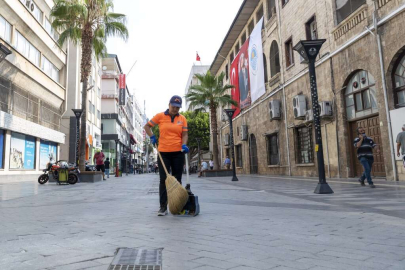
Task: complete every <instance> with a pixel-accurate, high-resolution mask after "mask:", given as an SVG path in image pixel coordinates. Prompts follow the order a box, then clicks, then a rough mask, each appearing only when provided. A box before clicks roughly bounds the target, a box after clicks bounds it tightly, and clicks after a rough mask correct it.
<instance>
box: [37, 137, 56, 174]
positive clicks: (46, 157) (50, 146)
mask: <svg viewBox="0 0 405 270" xmlns="http://www.w3.org/2000/svg"><path fill="white" fill-rule="evenodd" d="M57 159H58V157H57V144H56V143H53V142H47V141H43V140H41V144H40V147H39V168H40V169H41V170H43V169H46V164H47V163H48V162H49V161H51V160H52V161H53V162H56V161H57Z"/></svg>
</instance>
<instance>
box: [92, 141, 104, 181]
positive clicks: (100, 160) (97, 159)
mask: <svg viewBox="0 0 405 270" xmlns="http://www.w3.org/2000/svg"><path fill="white" fill-rule="evenodd" d="M104 158H105V156H104V153H103V152H102V151H101V150H100V149H97V150H96V153H95V154H94V157H93V161H94V163H96V170H97V171H98V172H99V171H101V172H102V173H103V180H105V175H104V173H105V167H104Z"/></svg>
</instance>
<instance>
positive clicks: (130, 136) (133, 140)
mask: <svg viewBox="0 0 405 270" xmlns="http://www.w3.org/2000/svg"><path fill="white" fill-rule="evenodd" d="M129 138H130V139H131V144H136V140H135V138H134V135H132V134H129Z"/></svg>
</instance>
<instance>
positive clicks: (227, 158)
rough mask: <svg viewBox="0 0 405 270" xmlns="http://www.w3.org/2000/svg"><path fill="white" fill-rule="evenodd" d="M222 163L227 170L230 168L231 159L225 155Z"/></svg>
mask: <svg viewBox="0 0 405 270" xmlns="http://www.w3.org/2000/svg"><path fill="white" fill-rule="evenodd" d="M224 165H225V167H226V169H227V170H229V169H230V168H231V160H230V159H229V157H228V156H226V158H225V161H224Z"/></svg>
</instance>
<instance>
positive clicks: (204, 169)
mask: <svg viewBox="0 0 405 270" xmlns="http://www.w3.org/2000/svg"><path fill="white" fill-rule="evenodd" d="M206 170H208V163H207V162H205V161H203V162H202V163H201V170H200V175H199V176H198V177H201V176H202V172H203V171H206Z"/></svg>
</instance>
